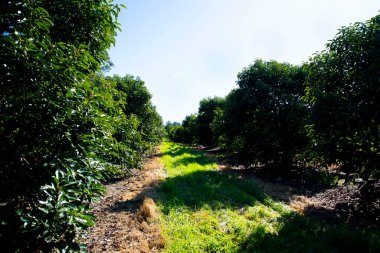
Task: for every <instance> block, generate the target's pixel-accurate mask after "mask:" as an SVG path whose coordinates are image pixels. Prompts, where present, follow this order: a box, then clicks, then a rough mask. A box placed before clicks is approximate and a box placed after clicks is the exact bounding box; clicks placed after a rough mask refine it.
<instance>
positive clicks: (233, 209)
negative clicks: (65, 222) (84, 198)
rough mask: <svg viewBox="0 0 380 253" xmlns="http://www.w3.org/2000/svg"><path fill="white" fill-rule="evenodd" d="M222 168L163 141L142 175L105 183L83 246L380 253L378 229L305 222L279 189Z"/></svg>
mask: <svg viewBox="0 0 380 253" xmlns="http://www.w3.org/2000/svg"><path fill="white" fill-rule="evenodd" d="M219 168H220V167H219V166H218V164H217V161H216V160H214V159H213V158H211V157H209V156H207V155H206V154H205V153H204V152H202V151H198V150H195V149H192V148H189V147H186V146H182V145H178V144H174V143H172V142H164V143H163V145H162V146H161V155H157V156H155V157H152V158H151V159H149V160H148V162H147V163H146V164H145V166H144V169H143V170H142V171H136V173H135V175H134V176H132V177H130V178H126V179H120V180H117V181H114V182H110V183H108V184H107V185H106V188H107V192H106V194H105V196H104V197H103V198H102V199H101V201H100V202H98V203H96V204H95V205H94V206H93V214H94V215H95V216H96V218H97V221H96V225H95V227H93V228H91V229H89V231H88V232H87V233H85V234H84V235H83V240H82V242H83V243H85V244H86V246H87V250H88V251H89V252H134V253H135V252H136V253H137V252H175V253H180V252H231V253H233V252H266V253H267V252H276V253H278V252H285V253H287V252H289V253H297V252H299V253H301V252H302V253H303V252H310V253H314V252H323V253H328V252H344V253H346V252H355V253H356V252H361V253H362V252H374V253H375V252H380V233H379V230H378V229H377V230H374V229H372V230H367V229H363V228H357V229H354V228H349V227H346V226H343V225H332V224H326V223H322V222H320V221H317V220H314V219H313V218H308V217H306V216H301V215H299V214H297V213H295V212H293V211H292V209H291V208H290V207H289V206H288V205H286V204H284V203H283V202H280V201H275V200H273V199H272V198H271V197H269V196H268V195H266V194H265V193H264V192H263V191H265V192H266V193H268V194H271V196H274V195H273V194H272V193H271V192H270V189H272V190H273V189H276V194H275V195H277V197H278V195H281V190H280V189H282V187H279V185H276V184H274V185H270V184H268V185H267V186H268V187H262V186H263V185H265V184H266V182H265V181H259V180H256V179H254V178H252V177H243V176H240V175H239V174H237V173H233V172H227V171H225V170H220V169H219ZM257 185H260V188H258V187H257ZM279 190H280V191H279ZM286 194H287V193H286V192H285V191H284V193H283V195H284V196H286ZM280 197H281V196H280ZM280 199H281V198H280Z"/></svg>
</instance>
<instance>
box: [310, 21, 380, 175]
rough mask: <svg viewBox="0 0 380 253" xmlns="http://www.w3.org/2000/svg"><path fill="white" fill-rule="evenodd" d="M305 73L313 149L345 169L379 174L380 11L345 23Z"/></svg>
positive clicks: (353, 171)
mask: <svg viewBox="0 0 380 253" xmlns="http://www.w3.org/2000/svg"><path fill="white" fill-rule="evenodd" d="M307 73H308V75H307V87H306V95H305V101H306V102H307V103H308V104H309V105H310V124H309V125H308V134H309V136H310V137H311V139H312V141H313V144H314V145H313V146H314V148H315V150H316V151H317V152H318V154H319V155H320V156H321V157H322V158H323V160H324V161H325V162H326V163H329V164H331V163H336V164H338V165H340V166H341V169H342V170H343V171H345V172H346V173H347V175H349V174H352V173H356V175H358V176H361V177H363V178H364V179H365V180H367V179H369V178H371V177H373V178H374V179H379V177H380V172H379V164H380V150H379V136H380V131H379V129H380V113H379V112H380V103H379V98H380V89H379V87H380V15H377V16H376V17H374V18H372V19H371V20H369V21H366V22H364V23H355V24H353V25H350V26H348V27H343V28H341V29H340V30H339V32H338V34H337V35H336V36H335V38H334V39H333V40H331V41H330V42H329V43H328V44H327V46H326V49H325V50H324V51H322V52H320V53H318V54H316V55H314V57H312V58H311V59H310V61H309V63H308V65H307Z"/></svg>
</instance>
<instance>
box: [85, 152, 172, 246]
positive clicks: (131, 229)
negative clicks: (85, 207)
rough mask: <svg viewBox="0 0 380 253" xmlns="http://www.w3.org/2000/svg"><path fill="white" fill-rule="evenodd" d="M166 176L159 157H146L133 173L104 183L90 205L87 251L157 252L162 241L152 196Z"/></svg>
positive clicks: (154, 197)
mask: <svg viewBox="0 0 380 253" xmlns="http://www.w3.org/2000/svg"><path fill="white" fill-rule="evenodd" d="M164 178H165V172H164V169H163V165H162V164H161V163H160V160H159V157H157V156H156V157H153V158H151V159H149V160H148V161H147V162H146V163H145V166H144V169H143V170H141V171H136V172H135V175H134V176H132V177H130V178H127V179H123V180H119V181H117V182H113V183H109V184H107V185H106V187H107V191H106V194H105V195H104V197H103V198H102V199H101V201H100V202H98V203H96V204H95V205H94V206H93V215H95V216H96V225H95V226H94V227H92V228H90V229H89V230H88V231H87V233H86V235H85V236H84V239H83V242H84V243H85V244H86V246H87V250H88V251H89V252H131V253H132V252H136V253H137V252H157V251H159V250H160V249H161V248H163V246H164V245H165V241H164V239H163V237H162V236H161V233H160V230H161V227H160V225H159V224H160V220H159V219H160V217H159V214H158V212H157V207H156V205H155V200H156V199H157V192H156V188H157V185H158V184H159V183H160V181H161V180H163V179H164Z"/></svg>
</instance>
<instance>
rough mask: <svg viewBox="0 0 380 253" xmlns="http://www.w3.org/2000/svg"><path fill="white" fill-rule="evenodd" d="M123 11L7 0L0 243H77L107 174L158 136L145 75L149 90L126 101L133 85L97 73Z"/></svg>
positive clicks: (0, 108) (0, 99)
mask: <svg viewBox="0 0 380 253" xmlns="http://www.w3.org/2000/svg"><path fill="white" fill-rule="evenodd" d="M119 11H120V7H119V6H117V5H115V4H113V3H112V1H108V0H100V1H74V0H62V1H46V0H40V1H2V2H1V5H0V19H1V22H0V57H1V61H2V62H1V64H0V85H1V89H0V90H1V92H0V112H1V114H0V143H1V147H0V166H1V168H0V180H1V181H0V203H1V205H0V223H1V225H0V244H1V245H2V250H3V251H15V250H17V249H18V250H22V251H28V252H32V251H36V250H42V251H50V250H51V249H53V248H55V249H59V250H74V251H77V250H78V244H77V240H76V231H77V230H78V229H83V228H86V227H87V226H89V225H91V224H92V223H93V220H94V218H93V217H92V216H91V215H89V214H88V210H89V205H90V203H91V202H92V201H94V200H95V199H96V198H97V197H98V196H99V195H100V194H101V192H102V190H103V187H102V184H101V181H102V180H104V179H106V178H109V177H112V176H114V175H119V174H120V173H123V172H128V170H129V169H130V168H131V167H136V166H137V165H138V164H139V161H141V159H142V158H141V157H142V155H144V154H145V153H146V152H147V151H148V150H150V149H151V147H152V146H153V145H155V144H156V143H157V142H158V141H159V139H160V138H161V132H162V130H160V129H161V119H160V117H159V116H158V115H157V113H156V112H155V109H154V107H153V106H151V104H150V101H149V100H150V95H147V94H148V93H147V91H146V88H145V87H144V86H143V84H140V85H139V88H140V89H143V90H144V89H145V91H144V92H145V93H146V94H145V95H147V99H145V100H142V99H141V98H140V97H138V96H137V97H136V98H135V101H134V102H130V100H133V97H134V96H135V95H134V93H133V91H134V89H135V90H138V88H137V87H135V88H131V89H130V90H123V89H121V88H120V87H119V86H118V82H116V80H114V79H112V78H104V77H102V76H101V75H99V74H96V73H95V72H96V71H98V70H99V69H100V68H101V66H104V65H105V64H107V61H108V55H107V52H106V50H107V49H108V48H109V47H110V46H111V45H112V44H113V43H114V37H115V35H116V29H118V27H119V24H118V23H117V15H118V12H119ZM125 79H126V80H132V81H131V82H134V81H136V80H134V79H133V78H131V77H129V76H128V77H126V78H125ZM126 92H130V93H126ZM137 93H138V92H137ZM131 97H132V98H131ZM129 104H134V106H135V105H137V106H138V105H140V106H142V107H144V106H146V107H147V108H148V107H149V110H150V113H149V114H148V115H149V116H146V115H144V117H146V118H143V117H142V114H141V113H140V112H138V110H137V109H136V110H135V109H130V110H129V109H128V110H129V111H128V112H127V109H126V108H128V105H129ZM139 113H140V114H139ZM151 129H154V131H153V134H152V136H149V137H146V135H147V134H146V131H151ZM144 131H145V132H144ZM5 242H6V243H5ZM5 245H8V248H6V247H5Z"/></svg>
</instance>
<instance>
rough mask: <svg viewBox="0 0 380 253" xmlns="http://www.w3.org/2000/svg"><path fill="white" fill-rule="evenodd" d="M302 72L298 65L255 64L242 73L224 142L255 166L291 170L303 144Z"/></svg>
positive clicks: (226, 116)
mask: <svg viewBox="0 0 380 253" xmlns="http://www.w3.org/2000/svg"><path fill="white" fill-rule="evenodd" d="M303 81H304V72H303V71H302V68H300V67H298V66H292V65H290V64H286V63H278V62H275V61H269V62H264V61H262V60H257V61H255V63H254V64H253V65H251V66H249V67H248V68H246V69H244V70H243V71H242V72H240V73H239V75H238V81H237V84H238V86H239V88H238V89H235V90H233V91H232V92H231V93H230V94H229V95H228V96H227V98H226V102H225V106H224V112H223V116H222V124H221V126H220V127H221V128H222V133H223V134H222V141H224V143H223V144H224V146H225V147H226V148H227V149H228V150H230V151H231V152H237V153H238V155H239V156H240V157H241V158H243V159H245V160H248V161H250V162H252V163H255V164H257V163H260V164H264V165H266V164H270V163H278V164H279V165H281V166H282V167H285V168H289V167H290V166H291V165H292V159H293V157H294V155H295V154H297V151H299V150H300V149H302V148H303V147H304V145H305V139H306V137H305V135H304V133H303V132H304V131H303V124H304V119H305V112H306V110H305V106H304V104H303V103H302V102H301V101H300V100H301V96H302V92H303Z"/></svg>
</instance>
